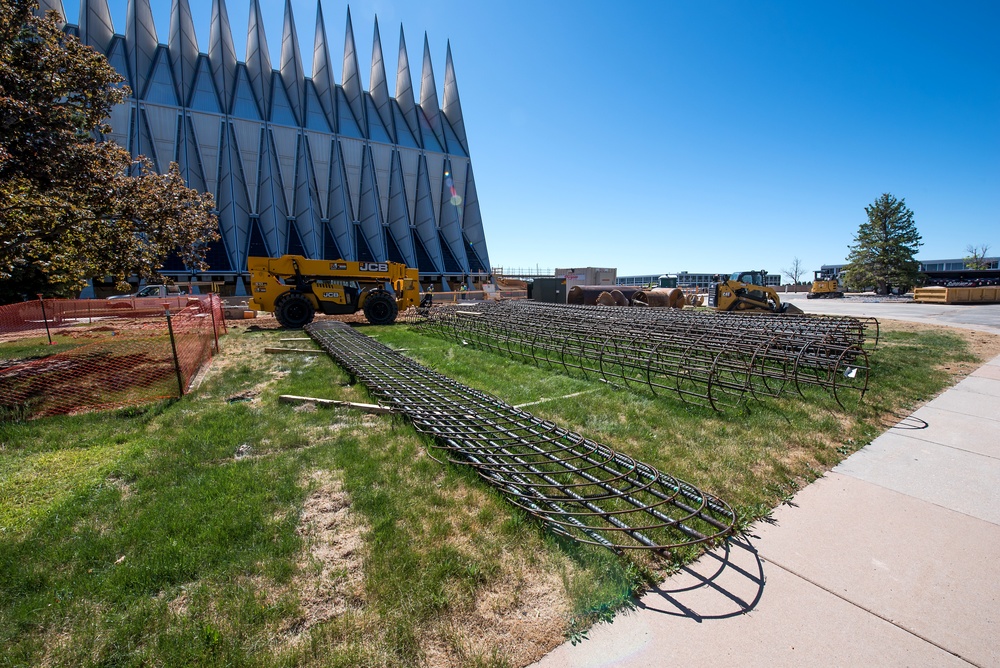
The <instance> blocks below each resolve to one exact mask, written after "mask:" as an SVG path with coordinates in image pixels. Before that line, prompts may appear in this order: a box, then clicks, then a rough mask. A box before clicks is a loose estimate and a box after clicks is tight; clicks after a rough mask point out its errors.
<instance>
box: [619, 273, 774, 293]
mask: <svg viewBox="0 0 1000 668" xmlns="http://www.w3.org/2000/svg"><path fill="white" fill-rule="evenodd" d="M663 273H667V274H670V273H671V272H661V273H660V274H646V275H641V276H619V277H618V285H657V282H658V280H659V278H660V276H661V275H663ZM675 275H676V276H677V287H679V288H697V289H699V290H702V289H708V288H709V287H711V285H712V283H715V282H716V277H720V276H721V277H722V278H728V277H729V276H730V275H732V272H728V271H720V272H718V273H715V274H692V273H689V272H686V271H681V272H677V273H676V274H675ZM764 285H769V286H772V287H777V286H779V285H781V274H768V275H767V276H765V277H764Z"/></svg>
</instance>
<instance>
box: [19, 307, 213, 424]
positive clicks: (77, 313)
mask: <svg viewBox="0 0 1000 668" xmlns="http://www.w3.org/2000/svg"><path fill="white" fill-rule="evenodd" d="M224 332H225V320H224V317H223V311H222V303H221V301H220V299H219V297H218V295H214V294H212V295H203V296H185V297H174V298H168V299H156V298H152V299H129V300H115V301H108V300H97V299H45V300H35V301H32V302H23V303H20V304H10V305H8V306H2V307H0V419H11V418H35V417H42V416H46V415H58V414H65V413H77V412H86V411H92V410H104V409H109V408H119V407H124V406H132V405H136V404H141V403H146V402H149V401H156V400H158V399H166V398H171V397H177V396H180V395H181V394H183V393H184V392H185V391H186V390H187V388H188V387H189V386H190V384H191V381H192V379H193V378H194V377H195V375H196V374H197V373H198V371H199V369H201V367H202V365H204V363H205V362H207V361H208V360H209V359H210V358H211V356H212V354H213V352H215V351H217V350H218V337H219V334H221V333H224ZM50 345H51V348H50ZM50 351H52V352H50Z"/></svg>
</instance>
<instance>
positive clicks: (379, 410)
mask: <svg viewBox="0 0 1000 668" xmlns="http://www.w3.org/2000/svg"><path fill="white" fill-rule="evenodd" d="M278 401H280V402H282V403H284V404H305V403H309V402H312V403H314V404H316V405H317V406H324V407H328V408H331V407H339V408H354V409H356V410H359V411H364V412H366V413H376V414H379V415H389V414H392V413H395V412H396V411H394V410H392V409H391V408H386V407H385V406H379V405H377V404H359V403H356V402H354V401H338V400H336V399H319V398H317V397H299V396H296V395H294V394H282V395H281V396H279V397H278Z"/></svg>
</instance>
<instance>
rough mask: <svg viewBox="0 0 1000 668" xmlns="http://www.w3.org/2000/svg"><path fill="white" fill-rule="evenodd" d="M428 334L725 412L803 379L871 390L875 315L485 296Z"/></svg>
mask: <svg viewBox="0 0 1000 668" xmlns="http://www.w3.org/2000/svg"><path fill="white" fill-rule="evenodd" d="M424 327H425V328H426V329H427V330H428V331H430V332H431V333H435V334H437V335H440V336H443V337H446V338H450V339H453V340H455V341H459V342H461V343H463V344H466V345H473V346H476V347H478V348H481V349H485V350H491V351H493V352H497V353H500V354H504V355H508V356H510V357H513V358H515V359H518V360H521V361H525V362H529V363H532V364H536V365H539V366H542V367H545V368H551V369H554V370H561V371H564V372H568V373H571V374H572V373H581V374H582V375H584V376H589V377H597V378H601V379H603V380H605V381H608V382H611V383H620V384H622V385H624V386H626V387H632V388H637V389H644V390H648V391H651V392H652V393H653V394H664V393H666V394H672V395H675V396H676V397H678V398H680V399H681V400H682V401H685V402H688V403H694V404H699V405H706V406H710V407H712V408H714V409H716V410H722V409H724V408H726V407H731V406H734V405H737V404H740V403H741V402H743V401H744V400H745V398H746V397H747V395H749V396H752V397H755V398H758V399H761V398H765V397H774V396H778V395H780V394H782V393H784V392H787V391H798V392H799V393H800V394H801V393H802V392H803V388H804V387H807V386H816V387H820V388H823V389H825V390H826V391H828V392H829V393H830V394H831V395H832V396H833V397H834V398H835V399H836V401H837V402H838V403H839V404H840V405H841V406H842V407H846V406H845V400H846V399H847V398H848V397H849V396H853V397H855V398H857V399H859V400H860V398H861V397H863V396H864V393H865V392H866V391H867V389H868V375H869V370H870V367H869V361H868V352H867V350H868V349H869V348H872V347H874V345H875V344H876V342H877V336H878V322H877V321H875V320H874V319H867V320H861V319H857V318H842V317H811V316H795V315H787V314H782V315H764V314H760V315H758V314H754V315H736V314H724V313H712V312H692V311H687V310H678V309H648V308H645V309H644V308H612V307H600V306H574V305H562V304H541V303H537V302H525V301H503V302H485V303H480V304H476V305H469V306H467V307H462V308H460V309H433V310H431V311H430V313H429V315H428V319H427V320H426V322H425V324H424Z"/></svg>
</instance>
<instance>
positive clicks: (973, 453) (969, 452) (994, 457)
mask: <svg viewBox="0 0 1000 668" xmlns="http://www.w3.org/2000/svg"><path fill="white" fill-rule="evenodd" d="M956 415H962V414H961V413H956ZM886 433H889V432H886ZM884 435H885V434H883V436H884ZM892 435H893V436H899V437H900V438H908V439H910V440H913V441H920V442H921V443H927V444H929V445H939V446H941V447H942V448H949V449H951V450H957V451H958V452H965V453H968V454H970V455H976V456H978V457H986V458H987V459H994V460H998V461H1000V457H996V456H994V455H987V454H984V453H982V452H976V451H975V450H966V449H965V448H960V447H958V446H957V445H948V444H947V443H938V442H937V441H931V440H928V439H926V438H920V437H919V436H913V435H912V434H903V433H900V432H898V431H897V432H892ZM879 438H881V436H880V437H879ZM877 440H878V438H876V439H875V441H877ZM875 441H872V442H871V443H869V445H871V444H873V443H875ZM867 447H868V446H867V445H866V446H865V448H867ZM865 448H861V450H858V452H862V451H863V450H864V449H865ZM844 461H847V460H846V459H845V460H844ZM842 463H843V462H841V464H842ZM837 466H840V464H838V465H837ZM834 468H836V467H834Z"/></svg>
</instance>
